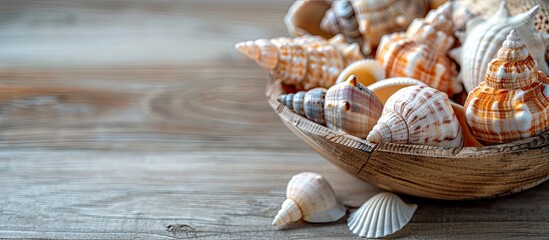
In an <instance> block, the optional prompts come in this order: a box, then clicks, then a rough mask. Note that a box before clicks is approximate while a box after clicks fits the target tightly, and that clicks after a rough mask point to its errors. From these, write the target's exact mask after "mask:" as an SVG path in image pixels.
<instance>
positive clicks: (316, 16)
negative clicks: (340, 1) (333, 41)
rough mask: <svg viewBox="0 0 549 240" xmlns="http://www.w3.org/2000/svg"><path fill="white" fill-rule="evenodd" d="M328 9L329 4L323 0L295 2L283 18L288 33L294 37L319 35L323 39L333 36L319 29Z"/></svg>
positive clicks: (300, 0)
mask: <svg viewBox="0 0 549 240" xmlns="http://www.w3.org/2000/svg"><path fill="white" fill-rule="evenodd" d="M329 8H330V2H329V1H324V0H299V1H295V2H294V3H293V4H292V6H290V9H288V13H287V14H286V16H284V24H285V25H286V28H287V29H288V33H290V35H292V36H294V37H300V36H304V35H308V34H312V35H319V36H322V37H325V38H329V37H333V35H334V34H330V33H327V32H325V31H323V30H321V29H320V21H322V18H323V17H324V14H325V13H326V11H327V10H328V9H329Z"/></svg>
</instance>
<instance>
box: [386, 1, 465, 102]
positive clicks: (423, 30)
mask: <svg viewBox="0 0 549 240" xmlns="http://www.w3.org/2000/svg"><path fill="white" fill-rule="evenodd" d="M451 8H452V5H451V4H450V3H447V4H445V5H443V6H441V7H439V8H437V9H436V10H432V11H430V12H429V14H428V15H427V16H426V17H425V19H415V20H414V21H413V22H412V24H411V25H410V26H409V27H408V30H407V31H406V33H404V32H400V33H393V34H390V35H385V36H383V38H382V39H381V43H380V45H379V48H378V52H377V53H376V59H377V60H378V61H379V62H380V63H381V65H382V66H383V67H384V68H385V71H386V74H387V77H411V78H415V79H418V80H420V81H422V82H424V83H426V84H427V85H429V86H431V87H434V88H436V89H439V90H440V91H443V92H445V93H447V94H448V95H453V94H455V93H459V92H461V91H462V90H463V89H462V87H461V84H460V83H459V82H457V81H456V78H457V74H458V72H457V66H456V63H455V62H454V61H453V60H452V59H451V58H450V57H449V56H448V55H447V53H448V51H449V49H450V48H451V47H453V46H454V43H455V37H454V36H453V32H452V31H453V23H452V21H451V18H450V14H451Z"/></svg>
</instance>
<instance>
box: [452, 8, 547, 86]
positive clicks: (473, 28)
mask: <svg viewBox="0 0 549 240" xmlns="http://www.w3.org/2000/svg"><path fill="white" fill-rule="evenodd" d="M538 11H539V6H534V7H533V8H531V9H530V10H529V11H528V12H524V13H521V14H519V15H516V16H510V13H509V10H508V9H507V5H506V3H505V1H502V2H501V4H500V7H499V9H498V12H497V13H496V14H495V15H494V16H493V17H491V18H490V19H487V20H484V19H481V18H479V17H477V18H474V19H473V20H470V21H469V22H468V23H467V27H466V29H467V32H466V36H465V40H464V41H463V45H462V46H461V47H460V48H457V49H454V50H452V53H451V55H452V57H454V59H455V60H456V61H458V62H459V63H460V65H461V73H460V75H461V77H462V81H463V84H464V86H465V90H466V91H467V92H470V91H471V90H472V89H473V88H475V87H476V86H478V85H479V83H480V82H481V81H483V79H484V75H485V74H486V72H487V70H488V69H487V67H488V63H489V62H490V60H491V59H493V58H495V57H496V54H497V51H498V49H499V47H500V46H501V44H502V43H503V41H504V40H505V38H506V36H507V34H508V33H509V32H510V31H511V30H512V29H516V30H517V31H518V33H519V34H520V35H521V36H522V37H523V40H524V43H525V44H526V47H527V48H528V49H529V50H530V52H531V53H532V56H533V58H534V59H535V60H536V61H537V62H538V64H539V69H540V70H541V71H543V72H549V66H548V65H547V61H546V60H545V53H546V51H547V46H548V45H549V34H545V33H540V32H537V31H536V30H535V29H534V19H535V16H536V14H537V13H538Z"/></svg>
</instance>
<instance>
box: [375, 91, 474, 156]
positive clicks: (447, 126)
mask: <svg viewBox="0 0 549 240" xmlns="http://www.w3.org/2000/svg"><path fill="white" fill-rule="evenodd" d="M366 140H368V141H370V142H373V143H379V142H392V143H404V144H421V145H431V146H439V147H461V146H463V132H462V129H461V126H460V123H459V120H458V119H457V117H456V115H455V114H454V111H453V109H452V105H451V104H450V100H449V99H448V96H447V95H446V94H445V93H443V92H440V91H438V90H436V89H434V88H431V87H428V86H422V85H418V86H410V87H406V88H403V89H401V90H398V91H397V92H396V93H395V94H393V95H392V96H391V97H390V98H389V99H388V100H387V102H386V103H385V106H384V108H383V113H382V114H381V117H380V118H379V120H378V122H377V124H376V125H375V126H374V128H373V129H372V131H371V132H370V134H369V135H368V137H367V138H366Z"/></svg>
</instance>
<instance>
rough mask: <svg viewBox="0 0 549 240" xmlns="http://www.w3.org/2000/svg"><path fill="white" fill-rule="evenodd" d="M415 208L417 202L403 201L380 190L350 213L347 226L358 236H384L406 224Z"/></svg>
mask: <svg viewBox="0 0 549 240" xmlns="http://www.w3.org/2000/svg"><path fill="white" fill-rule="evenodd" d="M416 209H417V204H408V203H405V202H404V201H402V199H400V198H399V197H398V196H397V195H396V194H394V193H390V192H382V193H379V194H377V195H375V196H373V197H372V198H370V199H368V201H366V202H365V203H364V204H363V205H362V207H360V208H359V209H358V210H356V211H354V212H353V213H351V215H350V216H349V219H348V220H347V226H348V227H349V230H351V232H353V233H354V234H356V235H358V236H360V237H367V238H379V237H385V236H388V235H391V234H393V233H396V232H397V231H398V230H400V229H402V228H403V227H404V226H405V225H406V224H408V222H409V221H410V220H411V219H412V216H414V213H415V211H416Z"/></svg>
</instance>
